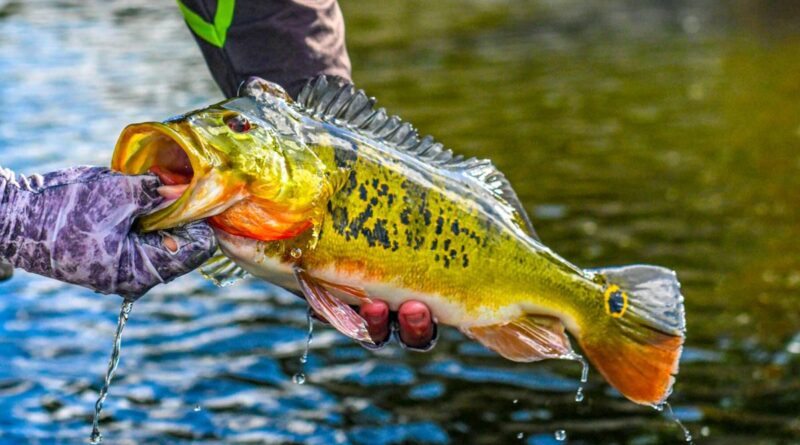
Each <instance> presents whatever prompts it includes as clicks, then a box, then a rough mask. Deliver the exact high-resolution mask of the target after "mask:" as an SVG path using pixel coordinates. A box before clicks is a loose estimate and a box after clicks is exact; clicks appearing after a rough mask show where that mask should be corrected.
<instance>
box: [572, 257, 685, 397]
mask: <svg viewBox="0 0 800 445" xmlns="http://www.w3.org/2000/svg"><path fill="white" fill-rule="evenodd" d="M593 272H595V273H598V274H600V275H602V276H603V277H605V280H606V285H605V287H604V289H603V302H604V308H605V313H606V316H607V317H608V318H607V320H606V323H604V327H605V329H602V328H601V329H596V330H591V329H587V330H586V332H584V333H582V334H581V335H580V338H579V339H578V340H579V342H580V344H581V347H582V348H583V350H584V352H585V353H586V355H587V356H588V357H589V360H590V361H591V362H592V363H593V364H594V365H595V367H596V368H597V369H598V370H599V371H600V373H601V374H603V376H604V377H605V378H606V380H607V381H608V382H609V383H610V384H611V385H612V386H614V387H615V388H616V389H617V390H619V392H621V393H622V394H623V395H624V396H625V397H627V398H628V399H630V400H632V401H634V402H636V403H641V404H648V405H659V404H661V403H663V402H664V401H665V400H666V399H667V397H669V394H670V392H671V391H672V384H673V382H674V381H675V377H674V376H675V375H677V373H678V361H679V359H680V356H681V350H682V347H683V341H684V336H685V319H684V309H683V296H682V295H681V292H680V283H678V280H677V279H676V277H675V272H673V271H671V270H668V269H664V268H662V267H655V266H626V267H619V268H613V269H600V270H595V271H593Z"/></svg>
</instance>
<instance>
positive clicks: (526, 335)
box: [462, 315, 573, 362]
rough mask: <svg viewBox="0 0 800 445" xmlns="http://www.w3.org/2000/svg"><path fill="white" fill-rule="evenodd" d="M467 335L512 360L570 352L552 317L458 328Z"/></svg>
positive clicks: (559, 322)
mask: <svg viewBox="0 0 800 445" xmlns="http://www.w3.org/2000/svg"><path fill="white" fill-rule="evenodd" d="M462 331H463V332H464V333H465V334H466V335H468V336H469V337H472V338H474V339H475V340H477V341H479V342H480V343H481V344H483V345H484V346H486V347H487V348H489V349H491V350H493V351H495V352H497V353H498V354H500V355H502V356H503V357H505V358H507V359H509V360H513V361H515V362H535V361H539V360H544V359H548V358H563V357H566V356H570V355H571V354H573V351H572V346H570V344H569V339H568V338H567V336H566V334H565V333H564V325H563V324H561V321H560V320H559V319H558V318H555V317H549V316H546V315H523V316H522V317H520V318H518V319H516V320H513V321H511V322H507V323H501V324H494V325H487V326H472V327H468V328H462Z"/></svg>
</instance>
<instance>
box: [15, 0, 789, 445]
mask: <svg viewBox="0 0 800 445" xmlns="http://www.w3.org/2000/svg"><path fill="white" fill-rule="evenodd" d="M342 7H343V8H344V11H345V15H346V17H347V18H348V31H349V33H350V34H349V45H350V48H351V56H352V59H353V62H354V67H355V73H354V74H355V78H356V81H357V82H358V83H359V85H361V86H362V87H364V88H366V89H367V91H369V92H370V93H371V94H373V95H375V96H377V97H378V98H379V99H380V100H381V102H382V104H383V105H384V106H386V107H387V108H388V109H390V110H392V111H393V112H395V113H397V114H399V115H401V116H404V117H406V118H407V119H408V120H409V121H411V122H413V123H414V124H415V125H417V126H418V127H419V128H420V129H421V130H422V131H423V132H430V133H434V134H435V135H436V136H437V137H438V138H439V139H441V140H443V141H444V142H446V143H447V144H448V145H450V146H452V147H454V148H456V150H457V151H459V152H461V153H464V154H467V155H474V156H482V157H491V158H492V159H494V160H495V162H496V163H497V164H498V165H499V166H500V167H501V169H502V170H504V171H505V172H506V174H507V176H508V177H509V178H510V179H511V180H512V183H514V184H515V185H516V188H517V191H518V194H519V195H520V197H521V198H522V199H523V201H524V202H525V204H526V206H527V208H528V209H529V210H530V211H531V213H532V215H533V219H534V222H535V224H536V225H537V230H538V231H539V233H540V235H541V236H542V239H544V240H545V242H546V243H547V244H548V245H550V246H552V247H553V248H554V249H555V250H557V251H558V252H559V253H561V254H563V255H564V256H565V257H566V258H569V259H570V260H573V261H575V262H576V263H577V264H580V265H582V266H586V267H592V266H599V265H608V264H615V263H616V264H622V263H630V262H637V261H640V262H648V263H655V264H663V265H668V266H671V267H674V268H676V269H677V270H678V273H679V275H680V276H681V277H682V281H683V284H684V294H685V295H686V297H687V314H688V327H689V340H688V344H687V348H686V351H685V354H684V357H683V361H682V363H681V373H680V377H679V379H678V383H677V385H676V389H675V394H674V396H673V397H672V399H671V401H672V403H673V405H674V411H675V415H676V417H677V418H678V419H680V420H681V421H683V422H684V423H685V424H686V425H687V426H688V427H689V429H690V430H691V432H692V433H693V435H694V436H695V437H697V438H698V442H699V443H729V442H732V441H737V443H764V444H770V443H793V441H794V442H796V441H798V440H800V418H799V417H800V410H798V409H797V406H799V404H800V399H798V394H800V381H798V379H797V375H798V374H800V346H798V345H800V311H798V310H797V307H798V306H797V301H798V295H799V293H800V262H798V258H800V241H798V240H800V226H798V225H797V223H796V222H797V221H798V219H800V218H798V217H800V207H798V206H797V192H796V191H797V190H799V189H800V180H799V179H798V178H800V175H798V174H797V173H798V169H800V155H799V154H798V153H799V152H798V151H797V147H798V144H800V87H798V85H800V84H798V82H797V74H796V73H798V72H800V59H798V58H797V54H798V53H800V31H798V28H797V27H796V23H798V21H797V18H798V8H797V7H796V6H795V2H789V1H770V2H767V1H760V0H737V1H734V2H722V1H713V0H704V1H701V2H684V1H668V2H665V1H655V0H652V1H644V2H632V1H624V0H619V1H612V2H607V1H603V2H601V1H592V2H584V1H572V0H561V1H504V0H499V1H485V0H468V1H462V0H459V1H456V0H443V1H437V2H422V1H421V0H413V1H412V0H409V1H404V2H387V3H382V4H381V5H380V7H378V6H376V5H374V4H372V3H368V2H366V1H364V0H347V1H345V0H342ZM217 98H219V93H218V92H217V90H216V89H215V87H214V85H213V84H212V82H211V80H210V76H209V75H208V74H207V72H206V69H205V67H204V65H203V62H202V60H201V58H200V55H199V52H198V51H197V49H196V48H195V47H194V43H193V42H192V40H191V37H190V35H189V33H188V31H187V30H186V29H185V27H184V25H183V23H182V22H181V19H180V17H179V15H178V12H177V8H175V7H174V5H172V4H168V3H165V4H156V3H153V2H145V1H143V0H136V1H129V2H125V4H124V5H123V4H120V3H119V2H101V1H90V2H87V1H78V0H72V1H69V0H68V1H59V2H53V1H50V0H33V1H25V2H18V1H11V2H3V1H0V106H2V109H3V110H5V112H6V114H5V118H4V119H0V153H2V158H0V162H2V164H3V165H4V166H8V167H12V168H15V169H18V170H20V171H22V172H26V173H30V172H35V171H45V170H48V169H51V168H54V167H58V166H65V165H71V164H74V163H78V162H81V163H95V164H106V163H107V162H108V158H109V156H110V153H111V147H112V145H113V143H114V141H115V139H116V136H117V134H118V133H119V130H120V129H121V128H122V127H123V126H124V125H125V124H126V123H128V122H133V121H141V120H146V119H153V118H163V117H166V116H170V115H174V114H176V113H179V112H181V111H184V110H187V109H192V108H195V107H197V106H199V105H201V104H207V103H209V102H211V101H213V100H216V99H217ZM0 292H2V295H3V298H0V357H2V359H0V360H2V365H1V366H0V425H2V427H0V439H2V441H7V442H11V443H14V442H17V443H19V442H35V441H36V440H40V441H43V442H46V441H52V440H54V439H56V440H61V441H65V442H73V441H74V442H77V441H84V440H85V439H86V436H87V434H88V432H89V431H90V424H91V415H92V408H93V404H94V401H95V398H96V396H97V392H98V390H99V389H100V386H101V384H102V377H101V376H102V374H103V372H104V371H105V366H106V362H107V357H108V353H109V351H110V348H111V344H112V335H113V332H114V329H115V326H116V312H117V309H118V305H119V301H118V300H116V299H113V298H103V297H99V296H97V295H95V294H93V293H91V292H86V291H82V290H80V289H77V288H74V287H69V286H64V285H60V284H58V283H55V282H52V281H47V280H43V279H39V278H37V277H33V276H30V275H25V274H22V273H20V274H18V276H17V277H15V279H14V280H11V281H10V282H7V283H3V284H0ZM306 329H307V325H306V313H305V310H304V307H303V305H302V304H301V302H299V301H297V300H296V299H295V298H294V297H292V296H290V295H288V294H286V293H284V292H282V291H280V290H277V289H274V288H272V287H270V286H268V285H265V284H263V283H261V282H257V281H252V280H251V281H248V282H247V283H246V284H244V285H240V286H235V287H232V288H226V289H216V288H214V287H213V286H212V285H210V284H209V283H206V282H204V281H203V280H202V279H201V278H199V277H198V276H194V275H193V276H189V277H186V278H184V279H181V280H179V281H177V282H175V283H172V284H170V285H169V286H165V287H163V288H160V289H157V290H155V291H154V292H153V293H152V294H151V295H149V296H148V297H147V298H146V299H144V300H142V301H140V302H138V303H137V308H136V311H135V312H134V313H133V314H132V316H131V319H130V322H129V325H128V327H127V328H126V342H125V346H124V354H123V358H122V362H121V365H120V368H119V369H118V373H117V376H116V378H115V383H114V388H113V392H112V395H111V397H109V399H107V402H106V407H105V409H104V413H105V414H104V417H103V418H102V422H101V426H102V427H103V430H104V435H105V437H106V438H108V440H111V439H110V438H113V441H114V443H145V442H151V443H152V442H165V441H168V442H171V443H181V442H183V443H217V442H219V441H220V440H226V441H229V442H245V443H247V442H267V443H269V442H273V443H279V442H290V443H324V444H330V443H359V444H361V443H364V444H366V443H370V444H372V443H403V442H419V443H445V442H447V441H453V442H465V441H469V442H471V443H528V444H554V443H563V442H558V441H557V440H556V438H555V435H554V434H555V432H556V431H558V430H564V431H565V432H566V434H567V436H568V439H567V441H568V442H569V443H609V444H610V443H635V444H650V443H676V442H677V441H680V440H681V433H680V432H679V431H678V430H677V429H676V428H675V426H674V425H673V424H672V423H671V422H670V421H669V420H667V419H665V418H664V417H663V416H661V415H660V414H659V413H657V412H655V411H654V410H652V409H649V408H642V407H637V406H634V405H632V404H631V403H629V402H627V401H625V400H624V399H622V398H621V397H620V396H619V395H618V394H616V393H615V392H613V391H611V390H609V389H608V386H607V385H605V383H603V382H602V379H601V378H600V377H599V376H597V375H595V374H594V373H591V374H590V379H589V382H588V385H587V387H586V390H585V394H586V398H585V400H584V402H583V403H580V404H577V403H575V400H574V396H575V390H576V389H577V387H578V384H579V377H580V369H579V368H578V367H577V365H576V364H574V363H570V362H544V363H540V364H535V365H518V364H513V363H509V362H506V361H504V360H501V359H499V358H497V357H495V356H494V355H492V354H489V353H487V351H486V350H485V349H483V348H482V347H480V346H479V345H476V344H474V343H472V342H468V341H466V340H465V339H464V338H463V337H462V336H461V335H460V334H458V333H457V332H455V331H453V330H444V331H443V333H442V337H443V338H442V341H440V342H439V346H438V347H437V349H436V351H434V352H432V353H430V354H427V355H413V354H408V353H406V352H404V351H402V350H399V349H391V350H385V351H382V352H380V353H378V354H373V353H370V352H367V351H365V350H363V349H362V348H360V347H358V346H356V345H353V344H352V343H350V342H349V341H348V340H347V339H344V338H342V337H341V336H339V335H337V334H335V333H333V332H332V331H331V330H330V329H328V328H320V329H318V330H317V332H315V335H314V342H313V343H312V344H311V348H310V351H309V355H308V360H307V363H306V364H305V365H304V371H303V372H305V373H306V375H307V377H308V382H307V383H306V384H305V385H295V384H293V383H292V381H291V377H292V376H293V375H294V374H295V373H296V372H298V370H299V364H298V361H297V360H298V358H299V357H300V356H301V355H302V354H303V351H304V349H305V347H306V339H307V330H306ZM514 401H516V403H514ZM196 406H200V407H201V409H200V410H199V411H197V410H195V407H196ZM520 433H522V438H521V439H518V435H519V434H520Z"/></svg>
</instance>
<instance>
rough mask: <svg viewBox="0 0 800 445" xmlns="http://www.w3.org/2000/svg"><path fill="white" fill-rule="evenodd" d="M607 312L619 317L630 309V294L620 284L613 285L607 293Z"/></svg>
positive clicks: (605, 294)
mask: <svg viewBox="0 0 800 445" xmlns="http://www.w3.org/2000/svg"><path fill="white" fill-rule="evenodd" d="M604 296H605V306H606V313H607V314H608V315H611V316H612V317H615V318H619V317H622V316H623V315H624V314H625V311H626V310H627V309H628V294H626V293H625V292H623V291H622V290H621V289H620V288H619V286H616V285H613V284H612V285H611V286H609V287H608V289H606V291H605V293H604Z"/></svg>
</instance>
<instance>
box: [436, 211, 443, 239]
mask: <svg viewBox="0 0 800 445" xmlns="http://www.w3.org/2000/svg"><path fill="white" fill-rule="evenodd" d="M442 227H444V218H442V217H441V216H440V217H438V218H436V234H437V235H441V234H442Z"/></svg>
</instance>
